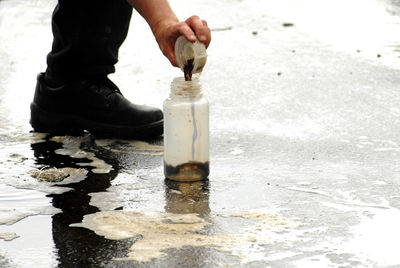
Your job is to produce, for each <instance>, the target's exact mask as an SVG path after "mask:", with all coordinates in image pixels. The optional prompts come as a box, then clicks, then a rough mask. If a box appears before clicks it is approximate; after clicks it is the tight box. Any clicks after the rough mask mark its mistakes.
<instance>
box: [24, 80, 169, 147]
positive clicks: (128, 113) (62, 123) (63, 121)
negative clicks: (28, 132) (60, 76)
mask: <svg viewBox="0 0 400 268" xmlns="http://www.w3.org/2000/svg"><path fill="white" fill-rule="evenodd" d="M30 123H31V125H32V127H33V128H34V130H35V131H40V132H49V133H52V134H59V135H60V134H62V135H67V134H77V133H79V132H83V130H87V131H89V132H90V133H91V134H94V135H95V136H100V137H119V138H132V139H134V138H138V139H150V138H154V137H157V136H160V135H161V134H162V133H163V113H162V111H161V110H159V109H157V108H152V107H149V106H144V105H136V104H133V103H131V102H130V101H128V100H127V99H125V98H124V96H123V95H122V94H121V92H120V91H119V89H118V87H117V86H116V85H115V84H114V83H113V82H111V81H110V80H109V79H108V78H107V77H106V76H104V77H101V78H94V79H87V80H80V81H76V82H71V83H69V84H65V85H62V86H60V87H51V86H49V85H47V84H46V83H45V80H44V74H43V73H41V74H39V75H38V77H37V85H36V91H35V96H34V99H33V102H32V103H31V120H30Z"/></svg>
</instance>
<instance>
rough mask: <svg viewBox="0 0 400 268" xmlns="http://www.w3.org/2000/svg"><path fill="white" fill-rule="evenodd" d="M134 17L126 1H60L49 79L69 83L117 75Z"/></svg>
mask: <svg viewBox="0 0 400 268" xmlns="http://www.w3.org/2000/svg"><path fill="white" fill-rule="evenodd" d="M131 14H132V7H131V6H130V5H129V4H128V3H127V1H126V0H84V1H82V0H59V1H58V5H57V7H56V8H55V10H54V12H53V18H52V29H53V35H54V40H53V47H52V51H51V52H50V53H49V55H48V57H47V64H48V68H47V70H46V76H47V77H48V78H51V79H54V80H56V81H61V82H66V81H69V80H72V79H76V78H79V77H87V76H92V75H107V74H109V73H112V72H114V71H115V67H114V65H115V64H116V63H117V61H118V49H119V47H120V46H121V44H122V42H123V41H124V40H125V38H126V35H127V32H128V28H129V22H130V19H131Z"/></svg>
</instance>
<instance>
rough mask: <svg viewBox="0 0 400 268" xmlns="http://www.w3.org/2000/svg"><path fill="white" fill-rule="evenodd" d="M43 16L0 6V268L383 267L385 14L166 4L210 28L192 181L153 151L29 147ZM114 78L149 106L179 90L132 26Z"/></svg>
mask: <svg viewBox="0 0 400 268" xmlns="http://www.w3.org/2000/svg"><path fill="white" fill-rule="evenodd" d="M322 2H323V4H322ZM55 4H56V2H55V1H44V0H29V1H28V0H2V1H0V59H1V64H0V81H1V82H0V167H1V168H0V267H13V268H14V267H307V268H309V267H400V255H399V254H398V250H399V249H398V242H399V241H400V229H399V224H400V192H399V190H400V175H399V174H400V135H399V129H400V121H399V120H400V63H399V62H400V58H399V57H400V36H399V34H398V33H399V32H400V17H399V14H400V12H399V11H400V3H399V1H394V0H392V1H389V0H363V1H361V0H352V1H348V0H346V1H345V0H338V1H333V0H332V1H330V0H328V1H317V0H301V1H297V0H296V1H295V0H279V1H275V0H273V1H263V0H243V1H236V0H218V1H211V0H205V1H200V0H195V1H190V2H188V1H183V0H171V1H170V4H171V6H172V7H173V9H174V10H175V11H176V13H177V15H178V16H179V17H180V18H182V19H184V18H186V17H189V16H190V15H192V14H198V15H200V16H201V17H202V18H205V19H207V21H208V23H209V26H210V28H211V30H212V38H213V40H212V43H211V45H210V47H209V49H208V51H207V52H208V62H207V65H206V67H205V69H204V72H203V74H202V75H201V77H200V80H201V83H202V86H203V90H204V93H205V95H206V96H207V98H208V100H209V102H210V107H211V108H210V156H211V160H210V171H211V174H210V176H209V178H208V179H207V180H205V181H201V182H194V183H176V182H172V181H168V180H165V179H164V176H163V166H162V165H163V156H162V155H163V141H162V138H160V139H155V140H149V141H135V140H117V139H101V138H98V137H94V136H92V135H90V134H87V133H86V134H85V135H83V136H80V137H69V136H50V135H48V134H46V133H34V132H32V131H31V127H30V125H29V116H30V115H29V113H30V112H29V104H30V102H31V100H32V97H33V90H34V87H35V79H36V75H37V73H38V72H40V71H44V70H45V68H46V54H47V53H48V51H49V50H50V48H51V41H52V35H51V29H50V17H51V12H52V9H53V8H54V5H55ZM116 69H117V72H116V73H115V74H112V75H110V77H111V78H112V80H113V81H114V82H115V83H116V84H118V85H119V87H120V88H121V90H122V92H123V93H124V95H125V96H126V97H127V98H128V99H130V100H132V101H133V102H136V103H146V104H149V105H153V106H157V107H160V108H161V107H162V103H163V100H164V99H166V98H167V96H168V94H169V90H170V83H171V81H172V80H173V78H174V77H177V76H181V75H182V72H181V71H180V70H178V69H177V68H173V67H171V66H170V64H169V63H168V61H167V60H166V59H165V58H164V57H163V56H162V54H161V52H160V51H159V50H158V47H157V44H156V43H155V41H154V38H153V37H152V34H151V32H150V30H149V28H148V26H147V25H146V23H145V22H144V20H143V19H142V18H141V17H140V16H139V15H138V14H137V13H135V14H134V15H133V18H132V24H131V28H130V32H129V36H128V38H127V40H126V42H125V43H124V45H123V47H122V48H121V50H120V61H119V63H118V64H117V66H116Z"/></svg>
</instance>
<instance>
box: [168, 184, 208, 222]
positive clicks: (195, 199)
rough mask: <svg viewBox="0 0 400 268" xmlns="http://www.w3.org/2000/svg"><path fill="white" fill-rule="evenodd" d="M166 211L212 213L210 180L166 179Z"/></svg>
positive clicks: (205, 215)
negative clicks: (183, 180) (186, 180)
mask: <svg viewBox="0 0 400 268" xmlns="http://www.w3.org/2000/svg"><path fill="white" fill-rule="evenodd" d="M165 186H166V187H165V199H166V205H165V211H166V212H170V213H177V214H187V213H195V214H198V215H199V216H200V217H203V218H206V217H207V216H209V214H210V204H209V181H208V179H207V180H204V181H196V182H176V181H171V180H165Z"/></svg>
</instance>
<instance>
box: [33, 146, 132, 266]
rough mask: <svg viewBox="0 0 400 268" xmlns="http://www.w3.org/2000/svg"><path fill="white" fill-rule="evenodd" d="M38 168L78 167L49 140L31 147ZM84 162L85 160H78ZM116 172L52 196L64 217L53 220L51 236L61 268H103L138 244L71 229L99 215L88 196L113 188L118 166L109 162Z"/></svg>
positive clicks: (91, 176)
mask: <svg viewBox="0 0 400 268" xmlns="http://www.w3.org/2000/svg"><path fill="white" fill-rule="evenodd" d="M31 147H32V149H33V151H34V156H35V159H36V162H37V164H39V165H40V166H43V167H56V168H60V167H65V166H68V167H77V168H79V166H77V165H76V163H75V161H77V160H74V159H72V158H70V157H68V156H65V155H59V154H56V153H55V150H57V149H59V148H61V145H60V144H59V143H56V142H52V141H49V140H47V141H46V142H43V143H37V144H32V145H31ZM79 162H82V159H79ZM107 162H108V163H110V164H112V166H113V168H114V170H112V171H111V172H109V173H107V174H94V173H92V172H89V173H88V176H87V178H86V179H85V180H84V181H81V182H79V183H73V184H68V185H64V186H65V187H68V188H72V189H73V190H71V191H68V192H65V193H63V194H52V195H49V197H51V198H52V204H53V206H54V207H56V208H59V209H61V210H62V213H59V214H56V215H54V216H53V217H52V234H53V240H54V243H55V246H56V248H57V250H58V261H59V266H58V267H87V266H100V265H105V264H107V263H110V262H112V259H113V258H114V257H123V256H125V255H126V253H127V252H128V249H129V248H130V246H131V245H132V243H133V242H134V241H135V238H133V239H126V240H120V241H113V240H108V239H105V238H103V237H100V236H97V235H96V234H95V233H94V232H92V231H90V230H88V229H84V228H75V227H74V228H71V227H69V225H70V224H72V223H77V222H81V221H82V219H83V216H84V215H86V214H91V213H95V212H98V211H99V210H98V208H96V207H93V206H91V205H90V204H89V202H90V196H89V193H94V192H103V191H106V189H107V188H108V187H109V186H110V185H111V181H112V180H113V179H114V178H115V177H116V176H117V174H118V163H117V162H116V161H115V159H112V158H110V157H109V158H107Z"/></svg>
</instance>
